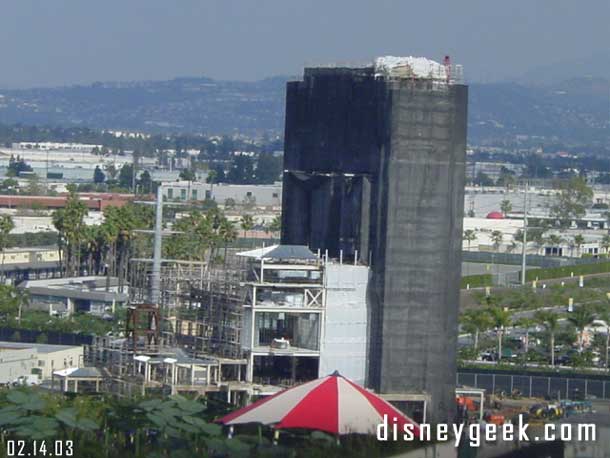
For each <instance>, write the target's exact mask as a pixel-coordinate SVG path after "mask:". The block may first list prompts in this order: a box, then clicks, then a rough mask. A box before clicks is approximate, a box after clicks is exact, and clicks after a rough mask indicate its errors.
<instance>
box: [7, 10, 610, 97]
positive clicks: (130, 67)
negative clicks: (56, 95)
mask: <svg viewBox="0 0 610 458" xmlns="http://www.w3.org/2000/svg"><path fill="white" fill-rule="evenodd" d="M0 11H1V14H0V49H1V54H0V56H1V57H0V59H1V60H0V61H1V62H2V65H1V66H0V86H1V87H9V86H10V87H30V86H41V85H42V86H49V85H64V84H75V83H89V82H93V81H110V80H136V79H137V80H141V79H167V78H173V77H176V76H200V75H205V76H210V77H213V78H222V79H240V80H252V79H259V78H264V77H267V76H273V75H278V74H284V75H286V74H289V75H295V74H299V73H301V68H302V67H303V65H304V64H305V63H327V62H334V61H341V62H350V61H357V62H360V61H367V60H370V59H371V58H372V57H374V56H376V55H384V54H394V55H425V56H427V57H433V58H436V59H439V60H440V59H441V58H442V56H443V55H444V54H450V55H451V56H452V57H453V59H454V61H456V62H458V63H462V64H464V66H465V72H466V76H467V77H468V79H470V80H484V81H488V80H497V79H505V78H512V77H515V76H518V75H521V74H522V73H524V72H526V71H528V70H530V69H533V68H536V67H538V66H544V65H546V64H550V63H554V62H559V61H563V60H568V61H572V60H574V61H576V60H579V61H582V60H583V59H584V60H586V59H587V58H589V57H590V56H593V55H597V56H600V55H601V57H602V58H605V59H607V60H610V51H608V49H609V46H610V28H609V25H608V24H609V22H610V1H609V0H417V1H413V0H300V1H298V2H297V1H295V0H3V1H2V4H1V10H0ZM585 71H586V69H583V72H585Z"/></svg>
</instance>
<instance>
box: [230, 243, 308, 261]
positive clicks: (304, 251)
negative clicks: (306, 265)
mask: <svg viewBox="0 0 610 458" xmlns="http://www.w3.org/2000/svg"><path fill="white" fill-rule="evenodd" d="M237 256H243V257H246V258H254V259H258V260H260V259H271V260H286V261H313V260H316V259H318V257H317V256H316V255H315V254H313V253H312V252H311V251H310V250H309V248H307V247H306V246H305V245H271V246H269V247H264V248H257V249H255V250H249V251H242V252H241V253H237Z"/></svg>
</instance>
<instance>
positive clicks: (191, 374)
mask: <svg viewBox="0 0 610 458" xmlns="http://www.w3.org/2000/svg"><path fill="white" fill-rule="evenodd" d="M460 78H461V68H459V67H455V66H452V65H451V64H450V63H449V59H448V58H447V59H446V60H445V62H444V63H443V64H438V63H435V62H433V61H429V60H427V59H424V58H392V57H386V58H380V59H377V61H375V63H374V64H373V65H372V66H365V67H357V68H344V67H330V68H326V67H324V68H322V67H316V68H307V69H305V74H304V78H303V81H295V82H290V83H288V89H287V109H286V110H287V116H286V136H285V156H284V168H285V171H284V183H283V199H282V202H283V207H282V210H283V211H282V240H281V244H280V245H274V246H268V247H264V246H259V247H252V249H250V250H246V251H243V250H237V249H226V247H225V254H224V256H223V257H222V259H221V260H220V261H218V260H214V261H212V260H211V256H210V260H207V261H186V260H178V259H164V258H163V256H162V253H163V250H162V244H163V238H164V236H167V235H170V234H172V233H173V232H172V231H171V230H166V229H164V224H163V207H164V205H165V203H164V201H163V191H162V188H161V187H160V188H159V190H158V193H157V200H156V219H155V228H154V231H151V232H152V233H153V234H154V244H153V246H154V249H153V256H152V257H151V258H150V259H148V258H133V259H131V261H130V269H129V272H130V274H129V275H130V277H129V279H128V282H129V291H130V296H131V297H130V305H129V306H128V307H127V313H126V318H125V327H124V333H122V335H117V336H103V337H98V338H97V339H96V341H95V342H94V344H93V345H92V346H91V348H90V350H89V352H88V354H87V362H88V364H89V365H93V366H96V367H97V368H99V369H100V370H101V373H102V378H103V383H101V388H100V389H103V390H106V391H109V392H112V393H116V394H118V395H121V396H134V395H138V396H139V395H145V394H148V393H153V392H160V393H168V394H169V393H196V394H201V395H211V396H215V395H218V396H222V397H223V399H224V400H226V401H228V402H232V403H236V404H244V403H246V402H248V400H249V399H250V398H251V397H252V396H259V395H266V394H271V393H274V392H277V391H278V390H280V389H281V388H284V387H287V386H291V385H294V384H297V383H301V382H304V381H308V380H312V379H316V378H318V377H321V376H325V375H328V374H329V373H332V372H334V371H336V370H338V371H339V372H340V373H341V374H342V375H344V376H346V377H349V378H350V379H352V380H354V381H355V382H356V383H359V384H361V385H363V386H366V387H367V388H371V389H373V390H375V391H376V392H377V393H380V394H382V395H384V396H385V398H386V399H388V400H391V401H394V402H397V403H401V402H402V403H408V402H417V403H419V404H423V406H424V407H423V410H424V411H426V410H427V411H428V415H429V418H431V419H433V420H434V421H447V420H448V419H451V418H452V416H453V414H454V413H453V412H454V411H455V407H454V390H455V379H456V366H455V364H456V363H455V348H456V339H457V307H458V303H459V298H458V293H459V280H460V270H461V258H460V253H461V233H462V217H463V201H464V199H463V193H464V175H465V167H464V161H465V146H466V105H467V87H466V86H464V85H463V84H461V81H460ZM398 119H400V122H398V121H397V120H398ZM424 415H425V412H424Z"/></svg>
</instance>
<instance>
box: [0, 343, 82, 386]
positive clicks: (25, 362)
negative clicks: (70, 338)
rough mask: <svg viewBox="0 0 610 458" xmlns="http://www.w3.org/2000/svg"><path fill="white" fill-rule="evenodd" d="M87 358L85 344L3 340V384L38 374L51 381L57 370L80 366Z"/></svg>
mask: <svg viewBox="0 0 610 458" xmlns="http://www.w3.org/2000/svg"><path fill="white" fill-rule="evenodd" d="M83 358H84V349H83V347H82V346H71V345H49V344H39V343H24V342H0V383H9V382H14V381H16V380H17V379H18V378H19V377H27V376H30V375H38V377H37V378H38V380H39V381H43V380H51V378H52V377H53V371H56V370H60V369H66V368H72V367H80V366H82V365H83Z"/></svg>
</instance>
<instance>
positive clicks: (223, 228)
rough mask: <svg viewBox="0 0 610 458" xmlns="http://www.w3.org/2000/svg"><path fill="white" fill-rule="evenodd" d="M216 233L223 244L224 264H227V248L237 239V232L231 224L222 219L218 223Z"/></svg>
mask: <svg viewBox="0 0 610 458" xmlns="http://www.w3.org/2000/svg"><path fill="white" fill-rule="evenodd" d="M218 233H219V234H220V237H221V239H222V241H223V243H224V264H225V265H226V264H227V247H228V245H229V244H230V243H232V242H234V241H235V240H236V239H237V230H236V229H235V226H233V223H232V222H231V221H229V220H228V219H226V218H224V219H223V220H222V222H221V223H220V227H219V229H218Z"/></svg>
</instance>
